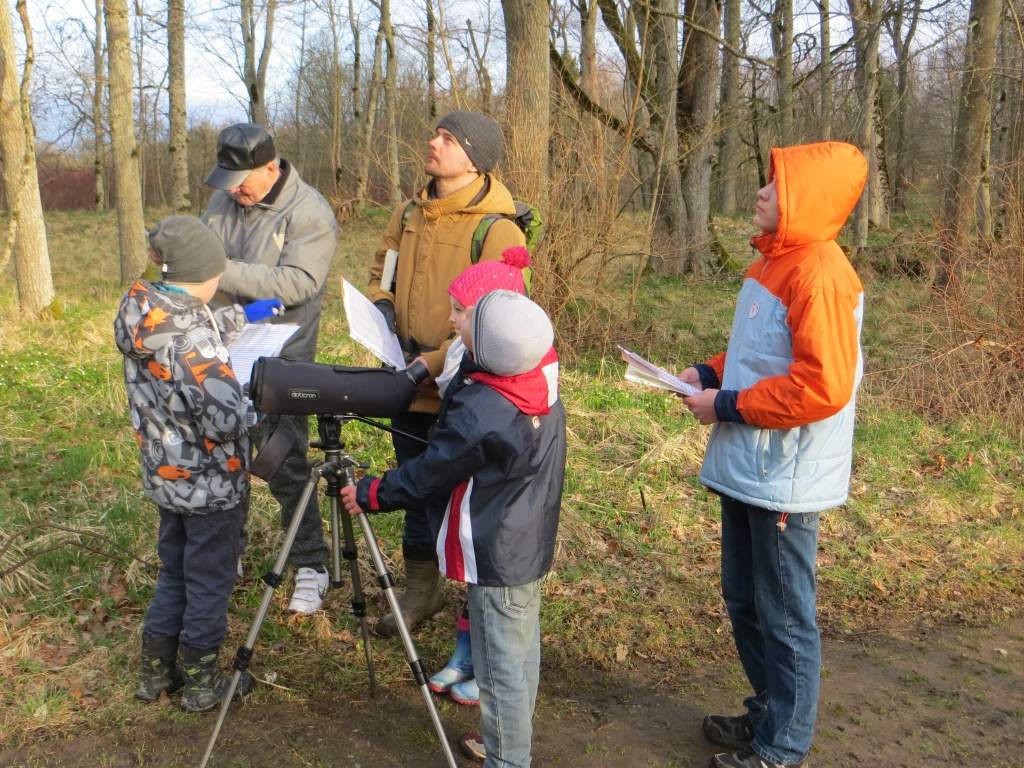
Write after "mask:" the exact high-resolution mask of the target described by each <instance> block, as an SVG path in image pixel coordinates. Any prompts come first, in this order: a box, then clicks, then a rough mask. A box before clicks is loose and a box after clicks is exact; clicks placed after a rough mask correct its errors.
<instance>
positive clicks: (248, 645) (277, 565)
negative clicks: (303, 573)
mask: <svg viewBox="0 0 1024 768" xmlns="http://www.w3.org/2000/svg"><path fill="white" fill-rule="evenodd" d="M322 471H323V465H317V466H315V467H313V469H312V470H311V471H310V473H309V481H308V482H307V483H306V487H305V488H304V489H303V491H302V498H301V499H300V500H299V504H298V506H297V507H296V508H295V510H296V511H295V514H293V515H292V521H291V523H290V524H289V525H288V530H287V531H286V532H285V535H284V543H283V544H282V545H281V551H280V552H278V554H277V560H276V561H275V562H274V568H273V570H272V571H270V572H269V573H265V574H263V581H264V583H265V584H266V585H267V587H266V589H265V590H263V600H262V601H261V602H260V607H259V609H258V610H257V611H256V617H255V618H254V619H253V621H252V626H250V627H249V634H248V636H247V637H246V639H245V643H244V644H243V645H241V646H240V647H239V648H238V650H237V651H236V652H235V660H234V664H233V666H234V668H235V671H234V674H232V675H231V683H230V684H229V685H228V690H227V692H225V694H224V698H223V700H222V701H221V703H220V713H219V714H218V715H217V722H216V724H215V725H214V726H213V733H212V734H210V741H209V743H208V744H207V745H206V752H205V753H204V754H203V760H202V762H201V763H199V768H206V763H207V762H208V761H209V759H210V755H212V754H213V747H214V745H215V744H216V743H217V737H218V736H219V735H220V729H221V726H223V725H224V718H225V717H227V714H228V707H230V706H231V699H232V698H233V697H234V695H235V690H237V688H238V681H239V680H240V679H241V677H242V672H243V671H244V670H245V669H246V667H248V666H249V661H250V660H251V659H252V649H253V646H255V645H256V637H257V636H258V635H259V633H260V627H262V626H263V621H264V620H265V619H266V617H267V610H268V609H269V608H270V601H271V599H272V598H273V596H274V590H276V589H277V586H278V584H280V583H281V574H282V573H283V572H284V566H285V563H286V562H288V553H289V552H291V551H292V545H293V544H294V543H295V536H296V534H297V533H298V530H299V523H301V522H302V514H301V510H304V509H306V505H307V504H309V499H310V497H311V496H312V495H313V493H314V491H315V490H316V484H317V481H318V480H319V479H320V475H321V473H322Z"/></svg>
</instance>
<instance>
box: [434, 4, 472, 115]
mask: <svg viewBox="0 0 1024 768" xmlns="http://www.w3.org/2000/svg"><path fill="white" fill-rule="evenodd" d="M466 22H467V23H468V22H469V19H466ZM470 34H472V32H470ZM436 58H437V22H436V19H435V18H434V0H427V117H429V118H430V122H431V124H433V122H434V120H436V119H437V69H436V68H435V64H436V61H435V60H436Z"/></svg>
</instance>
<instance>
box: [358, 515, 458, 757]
mask: <svg viewBox="0 0 1024 768" xmlns="http://www.w3.org/2000/svg"><path fill="white" fill-rule="evenodd" d="M358 519H359V526H360V527H361V528H362V530H363V539H365V541H366V546H367V548H368V549H369V550H370V557H371V558H372V559H373V568H374V570H375V571H377V580H378V581H379V582H380V585H381V588H382V589H383V590H384V595H385V596H386V597H387V599H388V605H389V606H390V607H391V613H392V615H393V616H394V617H395V625H396V626H397V627H398V634H399V635H401V637H402V646H403V647H404V648H405V658H406V661H408V662H409V669H411V670H412V675H413V677H414V678H416V684H417V685H418V686H419V688H420V692H421V693H422V694H423V700H424V701H426V703H427V711H428V712H430V719H431V720H432V721H433V722H434V730H435V731H436V732H437V738H438V740H439V741H440V742H441V748H442V749H444V756H445V757H446V758H447V760H448V765H449V766H450V768H456V765H455V756H454V755H453V754H452V749H451V747H450V746H448V737H447V736H446V735H445V732H444V726H443V725H441V718H440V716H439V715H438V714H437V707H436V706H435V705H434V698H433V696H431V695H430V689H429V688H427V675H426V673H425V672H424V671H423V664H422V663H421V662H420V659H419V656H418V655H417V653H416V646H415V645H413V642H412V637H411V636H410V635H409V628H408V627H406V626H405V619H404V618H403V616H402V609H401V607H400V606H399V605H398V598H397V597H396V596H395V581H394V579H393V578H392V576H391V573H390V572H389V571H388V569H387V567H386V566H385V565H384V558H383V557H382V556H381V554H380V547H378V546H377V538H376V536H374V533H373V527H372V526H371V525H370V519H369V518H368V517H367V516H366V513H365V512H362V513H360V514H359V516H358Z"/></svg>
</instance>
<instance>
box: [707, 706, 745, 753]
mask: <svg viewBox="0 0 1024 768" xmlns="http://www.w3.org/2000/svg"><path fill="white" fill-rule="evenodd" d="M700 727H701V730H702V731H704V736H705V737H706V738H707V740H708V741H710V742H711V743H712V744H717V745H718V746H720V747H726V748H728V749H743V748H744V747H749V746H750V743H751V742H752V741H753V740H754V728H753V726H752V725H751V724H750V717H749V716H747V715H745V714H744V715H737V716H736V717H730V716H729V715H705V716H704V722H703V723H701V726H700Z"/></svg>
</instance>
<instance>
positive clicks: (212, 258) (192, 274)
mask: <svg viewBox="0 0 1024 768" xmlns="http://www.w3.org/2000/svg"><path fill="white" fill-rule="evenodd" d="M149 245H150V247H151V248H152V249H153V250H154V251H155V252H156V255H157V257H158V258H159V260H160V262H159V263H160V274H161V276H162V279H164V280H166V281H167V282H169V283H204V282H206V281H207V280H209V279H210V278H211V277H216V276H217V275H220V274H223V273H224V269H225V267H227V263H228V258H227V254H226V253H225V252H224V244H223V243H222V242H221V241H220V238H219V237H217V235H216V234H214V232H213V230H212V229H210V228H209V227H208V226H206V225H205V224H203V222H201V221H200V220H199V219H197V218H196V217H195V216H168V217H167V218H166V219H161V220H160V221H159V222H158V223H157V225H156V226H155V227H153V229H151V230H150V231H149Z"/></svg>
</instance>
